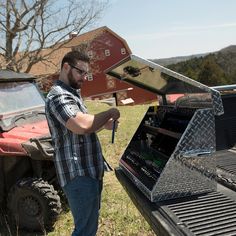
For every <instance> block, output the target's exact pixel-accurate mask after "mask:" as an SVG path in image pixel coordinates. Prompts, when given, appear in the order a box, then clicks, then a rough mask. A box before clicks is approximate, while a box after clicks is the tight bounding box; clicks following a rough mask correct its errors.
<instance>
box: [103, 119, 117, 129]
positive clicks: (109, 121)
mask: <svg viewBox="0 0 236 236" xmlns="http://www.w3.org/2000/svg"><path fill="white" fill-rule="evenodd" d="M113 122H114V120H113V119H110V120H108V121H107V123H106V124H105V125H104V126H103V127H104V129H107V130H112V129H113ZM118 124H119V121H118V120H116V121H115V131H116V130H117V128H118Z"/></svg>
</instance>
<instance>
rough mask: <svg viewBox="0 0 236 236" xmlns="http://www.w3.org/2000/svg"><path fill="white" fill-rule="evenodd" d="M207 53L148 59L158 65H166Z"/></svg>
mask: <svg viewBox="0 0 236 236" xmlns="http://www.w3.org/2000/svg"><path fill="white" fill-rule="evenodd" d="M207 54H209V53H202V54H195V55H190V56H179V57H170V58H160V59H150V61H153V62H155V63H157V64H159V65H162V66H167V65H171V64H176V63H178V62H181V61H187V60H190V59H192V58H195V57H202V56H205V55H207Z"/></svg>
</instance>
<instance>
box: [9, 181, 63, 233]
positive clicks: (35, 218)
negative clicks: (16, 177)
mask: <svg viewBox="0 0 236 236" xmlns="http://www.w3.org/2000/svg"><path fill="white" fill-rule="evenodd" d="M7 205H8V209H9V211H10V214H11V215H12V217H13V219H14V220H15V223H16V225H17V226H18V227H19V228H25V229H28V230H37V231H44V230H45V229H50V228H52V226H53V224H54V222H55V221H56V219H57V216H58V215H59V214H60V212H61V203H60V197H59V196H58V194H57V192H56V191H55V190H54V188H53V186H52V185H50V184H48V183H47V182H45V181H43V180H41V179H40V180H39V179H32V178H27V179H23V180H20V181H19V182H18V183H17V184H16V185H15V186H13V187H12V188H11V190H10V192H9V195H8V201H7Z"/></svg>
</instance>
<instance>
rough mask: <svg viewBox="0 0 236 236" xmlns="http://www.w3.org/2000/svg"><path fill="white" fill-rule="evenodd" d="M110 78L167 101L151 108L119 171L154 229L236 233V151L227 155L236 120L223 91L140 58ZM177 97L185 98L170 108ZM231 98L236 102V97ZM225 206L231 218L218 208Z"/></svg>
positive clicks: (125, 61) (126, 62) (120, 65)
mask: <svg viewBox="0 0 236 236" xmlns="http://www.w3.org/2000/svg"><path fill="white" fill-rule="evenodd" d="M106 73H108V74H109V75H111V76H114V77H116V78H117V79H120V80H123V81H126V82H128V83H131V84H132V85H135V86H138V87H140V88H143V89H147V90H149V91H152V92H154V93H156V94H157V96H159V105H158V106H150V107H149V109H148V110H147V112H146V114H145V115H144V118H143V120H142V121H141V123H140V125H139V127H138V129H137V130H136V132H135V134H134V136H133V137H132V139H131V141H130V143H129V144H128V146H127V148H126V150H125V152H124V153H123V155H122V156H121V159H120V162H119V167H118V168H117V169H116V175H117V178H118V179H119V181H120V182H121V184H122V185H123V186H124V188H125V189H126V191H127V192H128V194H129V195H130V197H131V199H132V200H133V202H134V203H135V205H136V206H137V208H138V209H139V210H140V211H141V213H142V214H143V215H144V217H145V218H146V219H147V221H148V222H149V224H150V225H151V227H152V228H153V230H154V231H155V232H156V233H158V234H159V235H236V227H235V226H234V225H236V216H235V213H236V212H235V211H236V202H235V201H236V195H235V190H236V175H235V173H236V171H235V170H236V165H235V167H232V168H230V167H229V165H232V163H233V165H234V163H236V153H234V151H233V150H234V149H231V150H227V149H229V148H232V146H233V145H234V144H235V141H236V125H234V126H235V128H233V130H232V124H233V123H234V124H236V115H235V116H233V118H232V117H231V116H230V115H228V113H227V114H226V115H225V114H224V107H223V102H222V94H221V92H220V91H219V90H221V89H220V88H219V87H218V88H217V87H216V88H210V87H208V86H205V85H203V84H201V83H198V82H197V81H194V80H192V79H190V78H188V77H185V76H183V75H181V74H178V73H175V72H173V71H171V70H169V69H167V68H165V67H162V66H160V65H157V64H155V63H153V62H151V61H148V60H145V59H142V58H140V57H138V56H135V55H130V56H129V57H127V58H125V59H123V60H122V61H120V62H119V63H118V64H116V65H114V66H112V67H111V68H109V69H108V70H107V71H106ZM171 96H172V97H179V98H178V99H177V100H176V101H175V102H174V103H172V104H169V102H168V97H171ZM227 96H228V97H229V101H230V103H231V102H233V104H235V102H236V96H235V95H233V96H231V97H230V95H229V94H228V95H226V97H227ZM228 103H229V102H228V100H227V99H226V100H225V102H224V105H225V104H226V105H227V104H228ZM231 106H232V105H231ZM229 110H230V109H229V107H228V108H227V112H229ZM231 110H232V108H231ZM229 113H230V114H231V112H229ZM222 117H223V118H222ZM229 120H230V122H229ZM227 121H228V126H227V125H225V122H227ZM229 137H230V138H229ZM227 138H228V140H227ZM225 139H226V140H225ZM225 156H227V157H228V159H229V160H228V162H229V165H227V163H225V162H224V158H225ZM232 169H233V170H232ZM222 185H224V186H222ZM228 204H229V205H228ZM221 205H222V207H223V208H222V212H223V214H222V213H220V211H221V210H219V211H218V210H217V209H216V208H218V207H221ZM198 206H199V207H198ZM224 208H226V209H224ZM229 208H231V210H232V212H231V210H230V211H229V212H228V209H229ZM204 209H205V210H204ZM201 210H202V211H201ZM208 210H209V211H208ZM195 212H196V215H195ZM224 212H225V213H226V214H227V217H226V218H224V217H223V215H224ZM181 214H183V215H181ZM188 216H189V217H190V220H189V219H188V218H189V217H188ZM214 216H215V217H216V219H214ZM195 218H196V219H199V220H196V222H197V223H196V224H194V223H193V221H194V219H195ZM191 219H192V220H193V221H191ZM209 219H211V221H210V224H208V225H207V224H205V223H204V222H207V220H209ZM217 220H219V222H218V221H217ZM228 221H229V222H228ZM194 222H195V221H194ZM201 222H202V223H201ZM212 222H213V223H212ZM211 223H212V225H211ZM221 223H222V224H223V225H226V226H224V227H223V226H222V227H223V228H224V229H225V228H226V230H223V231H222V227H221V226H220V225H221ZM217 225H219V227H218V228H219V229H218V228H217V227H216V228H214V227H215V226H217ZM230 225H231V226H232V225H233V226H232V227H231V226H230ZM191 226H193V229H192V228H191ZM194 227H196V231H195V228H194ZM198 229H199V230H200V231H198ZM204 232H206V234H205V233H204ZM225 232H229V233H228V234H225Z"/></svg>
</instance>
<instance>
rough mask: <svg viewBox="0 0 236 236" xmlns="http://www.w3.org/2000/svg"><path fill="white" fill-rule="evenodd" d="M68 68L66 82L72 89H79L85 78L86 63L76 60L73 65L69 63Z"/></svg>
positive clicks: (86, 72) (86, 73) (86, 71)
mask: <svg viewBox="0 0 236 236" xmlns="http://www.w3.org/2000/svg"><path fill="white" fill-rule="evenodd" d="M69 66H70V70H69V72H68V74H67V78H68V83H69V85H70V86H71V87H72V88H74V89H80V88H81V86H82V84H83V82H84V81H85V80H86V79H87V75H88V63H87V62H83V61H78V62H77V63H76V64H75V65H72V64H69Z"/></svg>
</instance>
